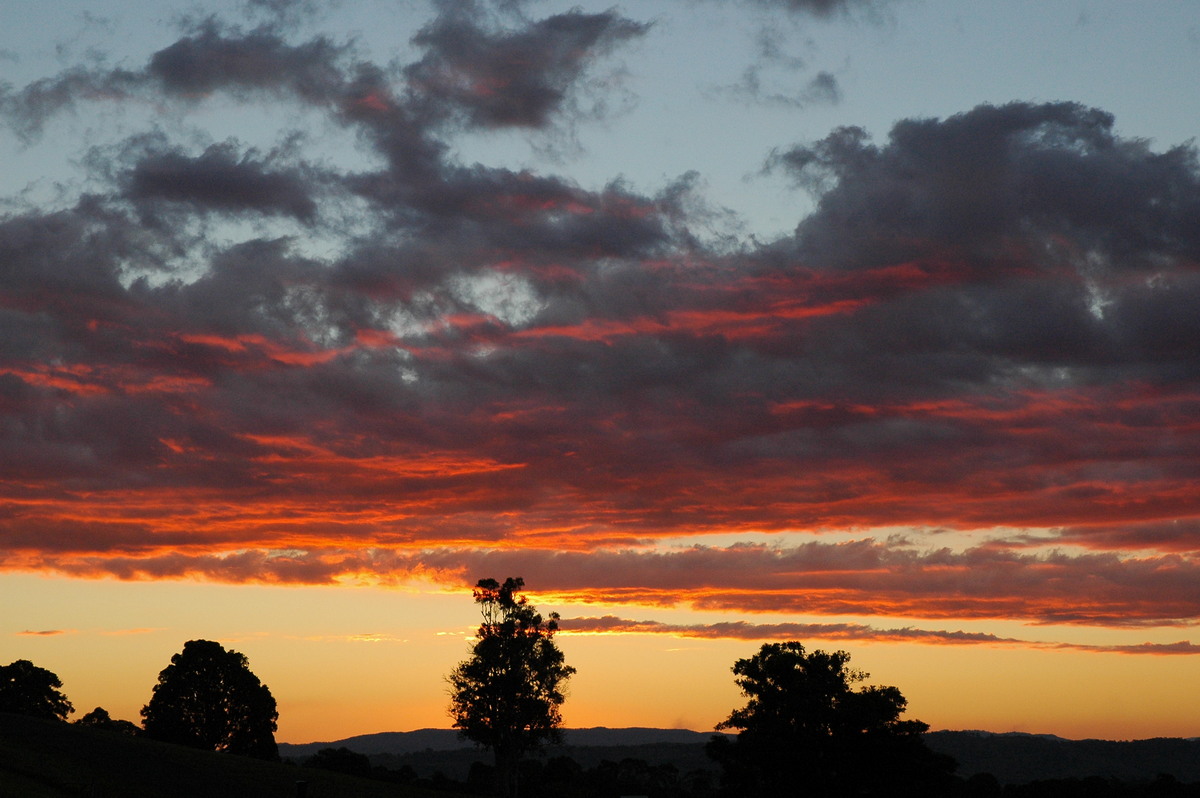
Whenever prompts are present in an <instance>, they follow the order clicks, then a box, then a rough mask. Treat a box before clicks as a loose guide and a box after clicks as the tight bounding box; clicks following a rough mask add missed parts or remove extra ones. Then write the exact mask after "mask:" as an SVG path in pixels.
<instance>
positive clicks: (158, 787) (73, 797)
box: [0, 713, 449, 798]
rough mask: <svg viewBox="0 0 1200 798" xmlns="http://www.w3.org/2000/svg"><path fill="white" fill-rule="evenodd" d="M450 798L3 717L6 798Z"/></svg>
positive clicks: (0, 739)
mask: <svg viewBox="0 0 1200 798" xmlns="http://www.w3.org/2000/svg"><path fill="white" fill-rule="evenodd" d="M297 781H305V782H308V785H307V794H308V798H384V797H385V796H386V798H429V796H437V797H438V798H447V796H448V795H449V794H448V793H446V792H430V791H427V790H423V789H420V788H417V787H411V786H406V785H399V784H388V783H385V782H378V781H369V780H365V779H359V778H355V777H353V776H343V775H340V774H336V773H329V772H325V771H320V770H314V769H310V768H304V769H301V768H298V767H296V766H294V765H287V764H279V763H274V762H261V761H258V760H253V759H246V758H243V757H236V756H228V755H223V754H214V753H210V752H207V751H196V750H193V749H190V748H182V747H180V746H174V745H166V744H164V743H157V742H154V741H152V740H142V739H137V738H133V737H124V736H122V735H119V734H117V733H115V732H106V731H100V730H94V729H87V728H82V727H79V726H73V725H70V724H66V723H54V722H49V721H42V720H36V719H34V718H27V717H22V716H19V715H8V714H4V713H0V798H240V796H254V798H293V796H295V795H296V794H297V791H296V782H297Z"/></svg>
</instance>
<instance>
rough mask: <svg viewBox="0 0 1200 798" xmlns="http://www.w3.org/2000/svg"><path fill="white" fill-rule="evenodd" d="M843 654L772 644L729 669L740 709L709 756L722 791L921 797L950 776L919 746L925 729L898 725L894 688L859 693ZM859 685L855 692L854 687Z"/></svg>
mask: <svg viewBox="0 0 1200 798" xmlns="http://www.w3.org/2000/svg"><path fill="white" fill-rule="evenodd" d="M849 661H850V655H849V654H847V653H846V652H844V651H835V652H832V653H829V652H825V651H820V650H816V651H812V652H811V653H810V652H806V651H805V649H804V646H803V645H801V644H800V643H798V642H794V641H793V642H786V643H768V644H765V645H763V647H762V648H761V649H760V650H759V652H758V653H757V654H755V655H754V656H752V657H750V658H748V659H740V660H738V661H737V662H736V663H735V664H734V666H733V673H734V674H735V676H736V677H737V679H736V682H737V685H738V687H740V688H741V690H742V694H743V695H744V696H746V698H747V702H746V705H745V706H744V707H742V708H740V709H736V710H734V711H733V712H732V713H731V714H730V715H729V717H728V718H727V719H725V720H724V721H722V722H721V723H719V724H717V729H734V730H737V731H738V735H737V738H736V740H735V741H733V742H730V741H729V739H728V738H727V737H724V736H721V737H714V738H713V740H712V742H710V743H709V746H708V751H709V754H710V756H712V757H713V758H714V759H716V760H717V761H718V762H719V763H720V764H721V766H722V770H723V783H724V784H725V786H726V788H728V789H730V790H731V791H733V792H736V793H740V794H746V793H750V794H766V795H770V794H780V795H783V794H804V795H813V796H834V795H875V794H880V795H905V794H909V792H911V793H912V794H921V790H923V789H928V788H929V787H930V786H931V785H932V784H934V783H936V782H938V781H939V779H940V778H942V777H944V776H946V775H948V774H949V772H950V771H952V770H953V767H954V763H953V761H951V760H948V759H947V758H945V757H939V756H938V755H936V754H934V753H933V752H931V751H930V750H929V749H928V748H927V747H926V746H925V743H924V741H923V740H922V738H921V735H922V734H923V733H924V732H925V731H926V730H927V729H928V728H929V727H928V726H927V725H926V724H924V723H922V722H921V721H919V720H901V719H900V715H901V714H902V713H903V712H904V710H905V708H906V705H907V702H906V700H905V698H904V696H903V695H901V693H900V691H899V690H898V689H897V688H895V687H880V686H870V685H861V683H862V682H864V681H865V680H866V679H867V677H868V674H866V673H863V672H862V671H858V670H854V669H852V668H850V667H848V663H849ZM855 685H860V686H858V687H857V688H856V687H855Z"/></svg>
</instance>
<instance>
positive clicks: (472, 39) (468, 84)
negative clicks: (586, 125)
mask: <svg viewBox="0 0 1200 798" xmlns="http://www.w3.org/2000/svg"><path fill="white" fill-rule="evenodd" d="M649 27H650V26H649V24H646V23H639V22H634V21H633V20H630V19H627V18H624V17H622V16H620V15H618V14H617V13H615V12H613V11H607V12H604V13H599V14H585V13H583V12H581V11H569V12H567V13H564V14H556V15H554V16H551V17H547V18H545V19H541V20H536V21H532V22H528V23H527V24H525V25H524V26H523V27H521V28H519V29H516V30H489V29H485V28H482V27H480V26H479V22H478V17H477V16H476V15H475V14H473V13H470V11H469V9H468V10H461V9H460V10H456V11H452V12H449V13H446V14H444V15H443V16H442V17H441V18H439V19H438V20H437V21H436V22H434V23H433V24H431V25H430V26H428V27H427V28H425V29H424V30H422V31H421V32H420V33H418V34H417V35H416V36H415V37H414V38H413V42H414V43H415V44H417V45H419V46H421V47H424V48H425V49H426V54H425V56H424V57H423V58H422V59H421V60H420V61H417V62H416V63H413V64H410V65H409V66H407V67H406V68H405V70H404V73H405V76H406V77H407V78H408V80H409V81H410V82H411V84H412V85H413V88H414V90H415V91H417V92H418V93H420V94H421V95H424V96H425V97H427V98H428V99H429V100H431V101H433V102H436V103H439V104H440V103H450V104H452V105H454V106H456V107H457V108H459V109H461V111H462V113H463V114H464V115H465V118H466V120H467V122H468V123H469V124H471V125H476V126H480V127H485V128H497V127H526V128H541V127H544V126H546V125H547V124H548V123H549V122H550V121H551V119H552V118H553V116H554V115H555V114H556V113H558V112H560V111H561V110H562V109H563V107H564V105H565V104H566V103H568V102H569V100H570V99H571V96H572V92H573V91H575V90H577V89H578V83H579V81H580V78H581V77H582V76H583V75H584V74H585V72H586V71H587V69H588V68H589V67H590V66H591V63H592V62H593V61H594V60H595V59H596V58H597V57H599V56H602V55H605V54H607V53H609V52H611V51H612V49H613V48H614V47H616V46H617V45H618V44H621V43H622V42H625V41H628V40H630V39H633V38H636V37H639V36H642V35H643V34H644V33H645V32H646V31H647V30H648V29H649Z"/></svg>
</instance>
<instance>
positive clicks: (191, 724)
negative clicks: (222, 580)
mask: <svg viewBox="0 0 1200 798" xmlns="http://www.w3.org/2000/svg"><path fill="white" fill-rule="evenodd" d="M142 719H143V720H142V727H143V728H144V729H145V733H146V736H147V737H151V738H154V739H156V740H163V741H166V742H171V743H178V744H180V745H187V746H191V747H193V748H203V749H206V750H210V751H222V752H226V753H231V754H240V755H242V756H251V757H257V758H259V759H278V758H279V749H278V747H277V746H276V744H275V728H276V721H277V720H278V719H279V713H278V712H277V711H276V709H275V698H274V697H273V696H272V695H271V691H270V690H269V689H268V688H267V686H266V685H265V684H263V683H261V682H260V681H259V680H258V677H257V676H255V675H254V674H253V673H251V672H250V667H249V662H248V661H247V659H246V657H245V656H244V655H242V654H239V653H238V652H236V651H232V650H230V651H226V650H225V648H224V647H222V646H221V644H219V643H214V642H213V641H211V640H190V641H188V642H187V643H185V644H184V646H183V651H182V652H180V653H179V654H176V655H175V656H173V657H171V664H170V665H168V666H167V667H166V668H164V669H163V670H162V672H161V673H159V675H158V684H156V685H155V686H154V693H153V695H152V696H151V698H150V703H148V704H147V705H146V706H144V707H142Z"/></svg>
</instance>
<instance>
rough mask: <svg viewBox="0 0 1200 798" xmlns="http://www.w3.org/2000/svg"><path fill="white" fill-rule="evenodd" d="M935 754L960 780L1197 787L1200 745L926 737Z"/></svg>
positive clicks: (986, 735)
mask: <svg viewBox="0 0 1200 798" xmlns="http://www.w3.org/2000/svg"><path fill="white" fill-rule="evenodd" d="M925 742H926V743H928V744H929V747H930V748H932V749H933V750H935V751H938V752H940V753H943V754H949V755H950V756H952V757H954V759H955V760H956V761H957V762H958V774H959V775H960V776H971V775H973V774H975V773H991V774H992V775H993V776H995V777H996V778H997V779H998V780H999V781H1000V782H1001V783H1003V784H1024V783H1027V782H1030V781H1034V780H1043V779H1067V778H1086V777H1088V776H1104V777H1106V778H1115V779H1120V780H1121V781H1146V780H1149V779H1153V778H1154V777H1155V776H1157V775H1158V774H1160V773H1162V774H1167V775H1171V776H1174V777H1175V778H1176V779H1178V780H1179V781H1181V782H1184V783H1193V782H1200V740H1197V739H1188V740H1183V739H1179V738H1174V737H1170V738H1168V737H1160V738H1156V739H1150V740H1126V741H1119V742H1118V741H1114V740H1066V739H1063V738H1061V737H1055V736H1053V735H1041V734H1021V733H1010V734H993V733H990V732H979V731H938V732H930V733H928V734H926V735H925Z"/></svg>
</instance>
